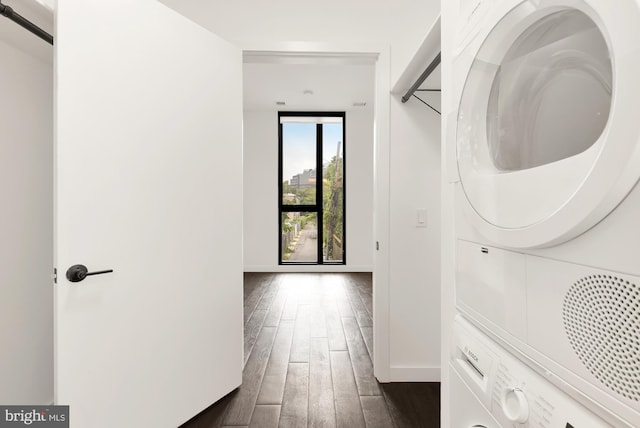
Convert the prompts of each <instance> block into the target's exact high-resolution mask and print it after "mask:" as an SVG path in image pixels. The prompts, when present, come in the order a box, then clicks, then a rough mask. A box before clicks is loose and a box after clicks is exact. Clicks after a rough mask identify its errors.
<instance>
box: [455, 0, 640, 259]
mask: <svg viewBox="0 0 640 428" xmlns="http://www.w3.org/2000/svg"><path fill="white" fill-rule="evenodd" d="M484 24H485V25H484V31H483V32H481V33H480V34H478V36H477V37H479V38H481V39H482V40H483V41H482V43H481V44H480V43H475V44H473V43H472V44H470V46H469V47H467V50H471V52H466V54H467V55H473V56H474V60H473V61H472V62H471V66H470V68H469V70H468V73H467V74H466V76H467V77H466V81H465V85H464V89H463V92H462V96H461V99H460V105H459V108H458V124H457V132H456V141H457V162H458V172H459V175H460V180H461V183H462V188H463V190H464V194H465V196H466V200H467V202H468V204H466V206H467V208H468V209H467V212H468V214H469V216H468V217H469V219H470V221H471V222H472V223H473V224H474V226H475V227H476V228H477V229H478V230H479V231H480V232H481V233H482V234H483V235H485V236H486V237H487V238H488V239H490V240H492V241H493V242H496V243H498V244H502V245H505V246H509V247H515V248H527V247H545V246H551V245H555V244H558V243H561V242H563V241H566V240H568V239H571V238H573V237H575V236H577V235H579V234H580V233H582V232H584V231H586V230H587V229H589V228H590V227H592V226H593V225H595V224H596V223H597V222H598V221H600V220H601V219H602V218H603V217H605V216H606V215H607V214H608V213H609V212H610V211H611V210H613V209H614V208H615V207H616V205H618V204H619V203H620V201H621V200H622V199H623V198H624V197H625V196H626V195H627V194H628V193H629V191H630V190H631V189H632V188H633V186H634V185H635V183H636V182H637V180H638V177H639V176H640V116H638V112H639V111H640V80H639V79H638V76H640V50H639V48H638V43H637V29H638V28H639V27H640V7H639V5H638V3H637V2H636V1H635V0H622V1H619V2H616V7H611V3H610V0H546V1H545V0H529V1H508V0H507V1H502V2H496V5H495V6H494V10H493V11H492V13H490V14H489V16H488V17H487V18H486V19H485V23H484Z"/></svg>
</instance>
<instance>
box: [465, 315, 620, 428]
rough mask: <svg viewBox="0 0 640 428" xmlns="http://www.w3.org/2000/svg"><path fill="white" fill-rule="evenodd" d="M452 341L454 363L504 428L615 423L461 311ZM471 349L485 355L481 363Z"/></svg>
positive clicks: (566, 427)
mask: <svg viewBox="0 0 640 428" xmlns="http://www.w3.org/2000/svg"><path fill="white" fill-rule="evenodd" d="M454 343H455V349H454V353H453V355H454V361H453V362H452V363H453V366H454V367H456V368H457V369H458V370H457V371H458V372H459V374H460V376H461V377H462V378H463V379H464V380H465V382H466V383H467V385H469V386H470V389H472V390H473V392H474V394H476V396H477V397H478V399H479V400H480V401H481V402H482V403H483V404H485V406H486V407H487V409H488V410H489V411H490V412H491V414H492V415H493V417H494V418H495V419H496V420H497V421H498V422H499V423H500V425H501V426H502V427H508V428H513V427H518V428H519V427H523V428H552V427H553V428H557V427H564V428H582V427H590V428H600V427H603V428H606V427H611V425H609V424H607V423H606V422H605V421H603V420H602V419H600V418H599V417H598V416H596V415H595V414H593V413H592V412H591V411H590V410H588V409H587V408H586V407H584V406H583V405H582V404H580V403H578V402H577V401H575V400H574V399H572V398H570V397H569V396H568V395H567V394H566V393H564V392H563V391H561V390H560V389H558V388H557V387H556V386H555V385H553V384H551V383H550V382H549V381H547V380H546V379H544V377H543V376H541V375H539V374H538V373H536V372H535V371H533V370H532V369H531V368H529V367H528V366H527V365H525V364H524V363H523V362H522V361H520V360H519V359H517V358H516V357H515V356H513V355H512V354H511V353H509V352H508V351H506V350H505V349H503V348H502V347H500V346H499V345H497V344H496V343H495V342H493V341H492V340H491V339H489V338H488V337H487V336H485V335H484V333H482V332H481V331H480V330H478V329H477V328H475V327H474V326H472V325H471V324H470V323H469V322H468V321H466V320H465V319H463V318H462V317H461V316H459V317H458V318H457V319H456V321H455V324H454ZM470 351H471V352H473V353H474V355H477V354H478V353H479V354H480V355H481V356H482V357H481V358H479V362H481V365H482V367H473V366H477V365H478V362H475V361H474V360H473V358H470V357H469V355H470V354H469V352H470ZM465 365H467V366H469V367H470V369H468V370H467V369H465V368H464V367H465ZM478 369H480V370H478ZM478 371H480V372H481V373H482V374H481V375H480V374H479V373H478ZM474 385H475V387H473V386H474ZM452 406H455V404H454V403H452ZM453 411H455V409H454V410H453Z"/></svg>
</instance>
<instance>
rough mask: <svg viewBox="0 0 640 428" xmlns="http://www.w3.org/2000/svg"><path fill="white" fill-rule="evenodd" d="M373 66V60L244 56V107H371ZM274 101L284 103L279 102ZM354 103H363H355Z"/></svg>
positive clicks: (349, 108)
mask: <svg viewBox="0 0 640 428" xmlns="http://www.w3.org/2000/svg"><path fill="white" fill-rule="evenodd" d="M374 79H375V66H374V63H373V62H372V61H352V60H346V59H345V60H333V61H326V60H312V61H309V60H308V58H306V59H304V60H303V59H302V58H301V59H300V60H299V61H291V58H289V59H288V60H287V61H282V60H274V61H264V60H263V58H262V59H260V60H255V59H252V58H249V59H248V58H247V57H246V56H245V63H244V72H243V80H244V82H243V84H244V89H243V94H244V96H243V101H244V109H245V110H273V111H277V110H281V111H288V110H295V111H303V110H309V111H313V110H324V111H348V110H356V109H372V108H373V101H374ZM277 102H284V103H285V104H284V105H278V104H276V103H277ZM354 103H359V104H362V103H364V106H362V105H358V106H354Z"/></svg>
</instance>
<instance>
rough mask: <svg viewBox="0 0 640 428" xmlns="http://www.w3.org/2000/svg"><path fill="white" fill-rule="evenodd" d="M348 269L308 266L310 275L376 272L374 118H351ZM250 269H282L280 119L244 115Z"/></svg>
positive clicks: (272, 114) (269, 114)
mask: <svg viewBox="0 0 640 428" xmlns="http://www.w3.org/2000/svg"><path fill="white" fill-rule="evenodd" d="M345 123H346V145H345V146H346V154H345V159H346V167H345V171H346V196H347V200H346V207H347V215H346V219H347V220H346V221H347V224H346V250H347V264H346V266H303V267H302V269H303V270H305V271H322V272H335V271H348V272H356V271H357V272H371V271H372V270H373V112H372V111H371V110H363V111H347V112H346V120H345ZM243 150H244V155H243V156H244V161H243V163H244V232H243V233H244V237H243V239H244V261H243V262H244V269H245V271H247V272H280V271H291V270H297V269H298V270H299V269H300V267H295V266H278V176H277V171H278V113H277V112H276V111H245V113H244V147H243Z"/></svg>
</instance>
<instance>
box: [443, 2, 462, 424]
mask: <svg viewBox="0 0 640 428" xmlns="http://www.w3.org/2000/svg"><path fill="white" fill-rule="evenodd" d="M457 15H458V2H457V1H453V2H452V1H450V0H442V32H441V35H442V63H441V67H442V73H441V75H442V105H441V106H442V110H441V111H442V129H443V132H442V140H441V144H442V146H441V147H442V165H443V168H442V200H441V206H442V224H441V227H442V235H441V240H442V253H441V257H442V263H441V272H442V284H441V304H440V307H441V311H442V316H441V323H442V326H441V338H442V340H441V349H442V350H441V354H442V357H441V361H442V367H443V370H442V385H441V401H440V402H441V410H440V417H441V426H443V427H446V426H450V425H451V422H450V421H451V419H450V408H451V407H450V405H451V401H450V397H449V370H448V362H449V360H450V349H451V331H452V330H451V329H452V323H453V316H454V313H455V295H454V282H455V251H456V249H455V229H454V216H455V209H454V185H453V184H451V183H450V182H449V177H452V176H456V175H457V173H456V174H453V173H451V171H449V170H448V168H455V167H456V165H455V163H454V164H453V165H452V164H451V163H450V162H448V161H447V160H448V158H449V157H451V156H452V159H455V154H450V153H448V152H447V149H448V148H450V147H452V146H451V145H448V144H447V140H448V139H450V138H454V137H455V135H454V134H453V132H451V130H454V129H455V128H454V125H455V123H456V119H457V118H456V117H455V116H451V115H450V114H449V112H451V111H453V110H454V104H453V102H454V101H453V90H454V86H453V79H452V76H453V45H454V43H453V40H454V35H455V34H454V31H455V28H457V25H458V21H457ZM454 147H455V146H454Z"/></svg>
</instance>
